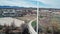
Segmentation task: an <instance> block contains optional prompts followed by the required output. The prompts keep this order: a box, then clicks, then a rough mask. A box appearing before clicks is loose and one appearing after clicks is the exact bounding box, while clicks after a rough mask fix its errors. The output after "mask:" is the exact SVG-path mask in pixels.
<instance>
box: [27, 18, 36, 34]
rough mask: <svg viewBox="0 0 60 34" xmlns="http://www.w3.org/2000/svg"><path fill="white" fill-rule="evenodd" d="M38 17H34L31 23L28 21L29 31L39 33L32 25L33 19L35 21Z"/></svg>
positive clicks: (33, 33)
mask: <svg viewBox="0 0 60 34" xmlns="http://www.w3.org/2000/svg"><path fill="white" fill-rule="evenodd" d="M35 20H36V19H34V20H31V21H30V22H29V23H28V26H29V28H28V29H29V32H30V34H37V32H36V31H35V30H34V28H33V27H32V25H31V23H32V22H33V21H35Z"/></svg>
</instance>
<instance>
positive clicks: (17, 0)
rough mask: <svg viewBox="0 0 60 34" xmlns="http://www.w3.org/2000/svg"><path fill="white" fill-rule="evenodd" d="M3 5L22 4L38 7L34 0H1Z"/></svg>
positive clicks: (0, 3)
mask: <svg viewBox="0 0 60 34" xmlns="http://www.w3.org/2000/svg"><path fill="white" fill-rule="evenodd" d="M0 5H1V6H6V5H7V6H20V7H37V5H36V2H34V1H24V0H0Z"/></svg>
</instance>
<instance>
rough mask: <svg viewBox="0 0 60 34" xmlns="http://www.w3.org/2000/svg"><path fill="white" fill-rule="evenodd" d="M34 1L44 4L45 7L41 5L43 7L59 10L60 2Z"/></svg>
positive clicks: (54, 0) (48, 0) (53, 0)
mask: <svg viewBox="0 0 60 34" xmlns="http://www.w3.org/2000/svg"><path fill="white" fill-rule="evenodd" d="M36 1H37V2H42V3H44V4H45V5H46V6H43V5H42V6H43V7H49V8H60V0H36ZM39 4H41V3H39Z"/></svg>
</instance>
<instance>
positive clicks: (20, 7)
mask: <svg viewBox="0 0 60 34" xmlns="http://www.w3.org/2000/svg"><path fill="white" fill-rule="evenodd" d="M0 8H24V7H18V6H0Z"/></svg>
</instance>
